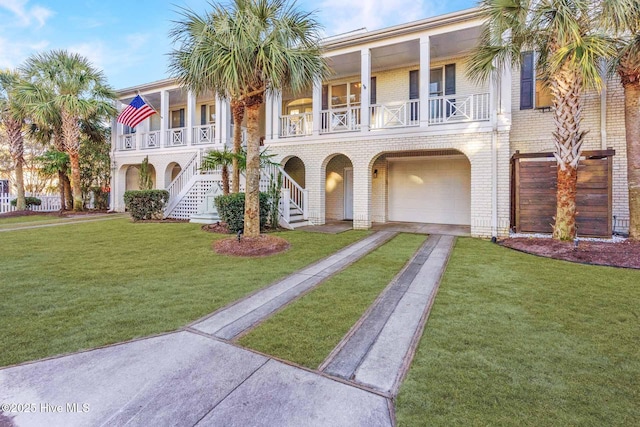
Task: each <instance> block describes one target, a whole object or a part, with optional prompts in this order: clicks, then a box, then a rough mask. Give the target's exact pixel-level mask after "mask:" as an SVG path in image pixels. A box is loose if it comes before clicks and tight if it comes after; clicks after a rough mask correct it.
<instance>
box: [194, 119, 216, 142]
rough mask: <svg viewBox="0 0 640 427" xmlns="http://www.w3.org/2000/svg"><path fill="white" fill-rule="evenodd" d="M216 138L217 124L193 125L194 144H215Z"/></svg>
mask: <svg viewBox="0 0 640 427" xmlns="http://www.w3.org/2000/svg"><path fill="white" fill-rule="evenodd" d="M215 138H216V125H215V124H208V125H201V126H194V127H193V143H194V144H213V143H215V142H216V141H215Z"/></svg>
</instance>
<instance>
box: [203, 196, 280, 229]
mask: <svg viewBox="0 0 640 427" xmlns="http://www.w3.org/2000/svg"><path fill="white" fill-rule="evenodd" d="M215 203H216V208H218V214H219V215H220V218H222V220H223V221H224V222H225V223H226V224H227V228H228V229H229V231H230V232H232V233H237V232H238V230H242V229H243V228H244V193H235V194H228V195H222V196H218V197H216V200H215ZM268 219H269V195H268V194H267V193H260V229H261V230H262V229H264V226H265V225H266V224H267V220H268Z"/></svg>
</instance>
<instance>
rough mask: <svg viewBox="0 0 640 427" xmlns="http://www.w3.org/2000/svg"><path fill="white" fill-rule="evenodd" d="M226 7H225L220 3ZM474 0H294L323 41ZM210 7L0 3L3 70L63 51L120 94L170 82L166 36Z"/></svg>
mask: <svg viewBox="0 0 640 427" xmlns="http://www.w3.org/2000/svg"><path fill="white" fill-rule="evenodd" d="M223 3H224V2H223ZM475 3H476V2H475V1H474V0H315V1H314V0H299V1H298V7H299V8H300V9H301V10H306V11H315V13H316V19H318V21H319V22H320V23H321V24H322V25H323V27H324V32H325V35H326V36H331V35H335V34H340V33H344V32H347V31H352V30H355V29H359V28H363V27H366V28H367V30H370V31H371V30H376V29H379V28H384V27H388V26H391V25H396V24H401V23H405V22H410V21H415V20H418V19H423V18H427V17H430V16H436V15H441V14H444V13H448V12H453V11H457V10H462V9H467V8H470V7H473V6H474V5H475ZM185 7H186V8H189V9H192V10H194V11H196V12H200V13H201V12H205V11H206V10H208V9H209V8H210V7H209V3H208V2H207V1H206V0H173V1H162V0H127V1H123V0H84V1H81V0H57V1H55V0H0V68H16V67H18V66H20V64H21V63H22V62H23V61H24V60H25V59H26V58H27V57H29V56H30V55H32V54H34V53H37V52H44V51H47V50H51V49H66V50H68V51H72V52H76V53H79V54H81V55H84V56H85V57H87V58H88V59H89V60H90V61H91V62H92V63H93V65H94V66H96V67H97V68H99V69H101V70H102V71H104V73H105V75H106V77H107V80H108V82H109V84H110V85H111V86H112V87H114V88H115V89H123V88H127V87H131V86H136V85H139V84H143V83H149V82H152V81H156V80H161V79H165V78H168V77H170V75H169V73H168V70H167V63H168V56H167V54H168V53H169V52H170V51H171V48H172V45H171V41H170V39H169V36H168V33H169V31H170V29H171V28H172V26H173V22H174V21H176V20H179V19H180V14H179V11H180V8H185Z"/></svg>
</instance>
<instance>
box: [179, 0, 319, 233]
mask: <svg viewBox="0 0 640 427" xmlns="http://www.w3.org/2000/svg"><path fill="white" fill-rule="evenodd" d="M212 6H213V10H212V11H211V12H210V13H208V14H206V15H204V16H199V15H198V14H197V13H195V12H193V11H190V10H186V9H183V10H182V12H181V14H182V18H183V20H182V21H179V22H177V23H176V25H175V27H174V29H173V30H172V32H171V35H172V38H173V40H174V42H175V43H176V45H178V46H179V47H178V49H176V50H174V51H173V52H172V53H171V59H170V69H171V71H172V73H173V74H174V76H175V77H177V78H178V80H179V81H180V82H181V83H182V85H184V86H187V87H189V88H191V89H192V90H194V91H195V92H198V93H201V92H204V91H205V90H212V91H214V92H216V93H217V94H218V95H219V96H220V97H223V98H226V99H230V100H231V102H232V103H239V104H241V105H243V106H244V111H245V113H246V116H247V133H248V141H247V172H246V175H247V184H246V199H245V200H246V201H245V218H244V235H245V236H247V237H255V236H258V235H259V234H260V218H259V215H260V213H259V212H260V210H259V198H258V197H259V183H260V160H259V152H260V135H259V130H258V119H259V111H260V107H261V105H262V104H263V102H264V97H265V95H266V93H267V92H270V91H277V90H281V89H282V88H284V87H287V88H290V89H291V91H292V92H293V93H300V92H302V90H304V89H305V88H308V87H309V86H311V84H312V83H313V81H314V79H316V78H323V77H324V76H325V75H326V73H327V66H326V62H325V60H324V59H323V58H322V51H321V48H320V43H319V40H320V37H319V30H320V27H319V24H318V23H317V22H316V20H315V19H314V18H313V17H312V14H309V13H304V12H299V11H298V10H297V9H296V4H295V2H288V1H287V0H233V1H232V2H231V3H230V4H229V5H224V6H223V5H220V4H214V5H212ZM239 125H240V123H236V127H239Z"/></svg>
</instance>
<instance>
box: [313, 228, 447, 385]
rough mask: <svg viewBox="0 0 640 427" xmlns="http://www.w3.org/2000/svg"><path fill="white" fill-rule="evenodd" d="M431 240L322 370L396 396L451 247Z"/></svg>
mask: <svg viewBox="0 0 640 427" xmlns="http://www.w3.org/2000/svg"><path fill="white" fill-rule="evenodd" d="M454 240H455V238H454V237H452V236H438V235H432V236H430V237H429V239H428V240H427V241H426V242H425V243H424V244H423V246H422V247H421V248H420V249H419V251H418V253H417V254H416V256H414V258H413V259H412V260H411V261H410V263H409V265H408V266H407V267H406V268H405V269H404V270H403V271H402V272H401V273H400V275H399V277H398V278H397V279H396V280H395V281H394V282H392V284H391V285H390V286H389V287H388V288H387V289H386V290H385V291H384V292H383V294H382V295H381V297H380V298H379V299H378V300H377V301H376V302H375V303H374V305H373V306H372V308H371V309H370V310H369V311H368V312H367V313H365V315H364V316H363V319H362V320H361V321H360V322H358V324H356V326H355V327H354V329H353V330H352V331H351V332H350V333H349V334H347V336H346V337H345V339H344V340H343V342H342V343H341V344H339V345H338V347H337V348H336V351H334V352H333V353H332V354H331V355H330V356H329V357H328V359H327V361H325V362H324V363H323V364H322V365H321V367H320V369H321V370H323V371H324V372H325V373H327V374H329V375H334V376H337V377H340V378H344V379H347V380H352V381H355V382H357V383H359V384H362V385H365V386H367V387H371V388H373V389H375V390H378V391H380V392H383V393H394V392H395V391H396V388H397V386H398V382H399V380H400V378H401V377H402V375H403V374H404V372H403V370H404V367H405V365H406V358H407V356H409V357H410V356H411V352H412V345H413V344H414V342H415V340H416V335H417V334H419V333H420V332H421V331H422V327H421V326H422V323H423V321H424V320H425V314H426V311H427V310H428V309H429V308H430V303H431V301H432V299H433V298H434V296H435V292H436V290H437V285H438V283H439V281H440V277H441V276H442V273H443V271H444V268H445V266H446V262H447V259H448V256H449V253H450V252H451V249H452V248H453V242H454Z"/></svg>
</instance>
